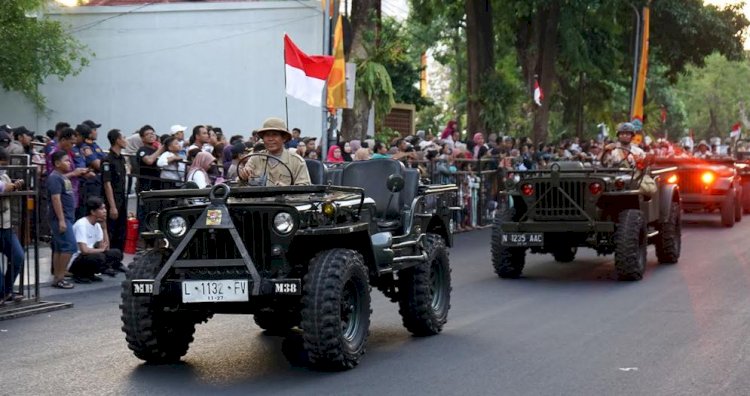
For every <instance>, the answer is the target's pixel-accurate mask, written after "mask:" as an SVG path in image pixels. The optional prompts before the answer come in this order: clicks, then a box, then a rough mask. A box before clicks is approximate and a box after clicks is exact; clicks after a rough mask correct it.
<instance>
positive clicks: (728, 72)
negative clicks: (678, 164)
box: [677, 54, 750, 138]
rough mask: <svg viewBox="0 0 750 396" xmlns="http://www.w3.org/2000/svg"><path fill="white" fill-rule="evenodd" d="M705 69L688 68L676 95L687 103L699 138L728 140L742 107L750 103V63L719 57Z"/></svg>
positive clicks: (710, 58) (689, 118)
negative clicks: (749, 88) (747, 85)
mask: <svg viewBox="0 0 750 396" xmlns="http://www.w3.org/2000/svg"><path fill="white" fill-rule="evenodd" d="M704 63H705V65H704V67H697V66H689V67H688V68H687V71H686V73H685V74H684V76H683V77H682V78H681V79H680V81H679V83H678V84H677V95H678V96H679V97H680V98H681V99H682V101H683V102H684V103H685V110H686V113H687V115H688V125H690V126H691V127H692V128H693V129H694V131H695V136H696V137H699V138H709V137H713V136H720V137H727V136H728V133H729V130H730V129H731V126H732V124H734V123H735V122H738V121H740V107H741V106H742V103H750V91H748V90H747V89H746V88H745V86H744V84H743V83H744V82H745V81H750V63H749V62H748V61H747V60H741V61H730V60H728V59H727V58H726V57H724V56H722V55H720V54H713V55H711V56H709V57H707V58H706V59H705V62H704Z"/></svg>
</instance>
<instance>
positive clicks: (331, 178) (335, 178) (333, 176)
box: [324, 168, 342, 186]
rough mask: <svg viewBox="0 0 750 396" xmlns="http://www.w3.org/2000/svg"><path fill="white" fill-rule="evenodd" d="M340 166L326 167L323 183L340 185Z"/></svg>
mask: <svg viewBox="0 0 750 396" xmlns="http://www.w3.org/2000/svg"><path fill="white" fill-rule="evenodd" d="M341 171H342V168H333V169H326V175H325V180H324V181H325V184H328V183H331V184H333V185H334V186H340V185H341Z"/></svg>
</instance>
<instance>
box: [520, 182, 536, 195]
mask: <svg viewBox="0 0 750 396" xmlns="http://www.w3.org/2000/svg"><path fill="white" fill-rule="evenodd" d="M521 194H523V195H525V196H527V197H530V196H532V195H534V186H532V185H531V184H529V183H526V184H523V185H522V186H521Z"/></svg>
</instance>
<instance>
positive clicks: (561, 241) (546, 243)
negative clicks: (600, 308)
mask: <svg viewBox="0 0 750 396" xmlns="http://www.w3.org/2000/svg"><path fill="white" fill-rule="evenodd" d="M639 167H640V165H639ZM671 171H674V168H665V169H662V170H658V171H650V170H649V169H648V167H644V169H642V170H638V169H627V168H623V167H620V166H619V165H618V166H615V167H612V168H602V167H597V166H591V165H589V166H586V165H584V164H583V163H581V162H577V161H571V162H558V163H553V164H552V165H551V167H550V168H549V169H541V170H534V171H516V172H514V173H513V174H510V175H505V174H501V178H502V179H503V180H502V182H503V183H504V184H505V189H504V190H503V191H501V192H500V193H499V197H498V202H499V203H500V207H499V209H498V211H497V212H496V217H495V221H494V224H493V229H492V264H493V267H494V270H495V272H496V273H497V275H498V276H500V277H501V278H518V277H520V276H521V273H522V272H523V268H524V265H525V256H526V252H527V251H531V252H532V253H551V254H552V255H553V256H554V258H555V260H557V261H558V262H571V261H573V260H574V259H575V255H576V253H577V250H578V248H579V247H589V248H592V249H595V250H596V251H597V253H599V254H602V255H607V254H611V253H614V254H615V270H616V272H617V277H618V279H620V280H640V279H641V278H642V277H643V273H644V271H645V268H646V256H647V253H646V248H647V245H648V244H651V243H653V244H655V245H656V255H657V257H658V259H659V262H661V263H676V262H677V261H678V260H679V257H680V242H681V228H680V227H681V226H680V212H681V209H680V191H679V189H678V188H677V186H676V185H675V184H671V183H668V182H667V181H666V180H665V178H664V175H666V174H668V173H669V172H671ZM646 174H649V175H650V176H651V177H652V178H653V179H654V181H655V183H656V187H657V188H656V192H655V193H653V194H651V195H647V194H645V193H644V192H643V191H642V190H641V189H640V187H641V183H642V181H643V177H644V175H646Z"/></svg>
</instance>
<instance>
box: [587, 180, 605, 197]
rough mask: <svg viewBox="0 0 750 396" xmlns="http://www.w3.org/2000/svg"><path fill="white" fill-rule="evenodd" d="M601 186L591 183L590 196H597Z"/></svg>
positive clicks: (597, 183)
mask: <svg viewBox="0 0 750 396" xmlns="http://www.w3.org/2000/svg"><path fill="white" fill-rule="evenodd" d="M602 189H603V188H602V184H601V183H599V182H593V183H591V184H589V191H590V192H591V194H592V195H599V194H601V192H602Z"/></svg>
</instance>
